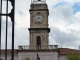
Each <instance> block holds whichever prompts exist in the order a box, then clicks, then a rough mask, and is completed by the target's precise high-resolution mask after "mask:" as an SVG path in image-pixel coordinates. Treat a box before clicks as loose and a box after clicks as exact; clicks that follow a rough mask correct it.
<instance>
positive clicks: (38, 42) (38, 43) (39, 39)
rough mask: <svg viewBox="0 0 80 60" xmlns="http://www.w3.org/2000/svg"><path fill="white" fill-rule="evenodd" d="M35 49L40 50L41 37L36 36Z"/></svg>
mask: <svg viewBox="0 0 80 60" xmlns="http://www.w3.org/2000/svg"><path fill="white" fill-rule="evenodd" d="M36 44H37V49H41V37H40V36H37V38H36Z"/></svg>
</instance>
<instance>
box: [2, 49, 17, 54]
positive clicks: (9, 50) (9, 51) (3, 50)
mask: <svg viewBox="0 0 80 60" xmlns="http://www.w3.org/2000/svg"><path fill="white" fill-rule="evenodd" d="M11 53H12V50H11V49H7V54H11ZM14 53H15V54H16V53H17V49H15V50H14ZM1 54H5V49H2V50H1Z"/></svg>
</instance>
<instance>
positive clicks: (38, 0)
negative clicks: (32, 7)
mask: <svg viewBox="0 0 80 60" xmlns="http://www.w3.org/2000/svg"><path fill="white" fill-rule="evenodd" d="M31 4H46V0H31Z"/></svg>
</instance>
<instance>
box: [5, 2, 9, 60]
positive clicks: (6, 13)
mask: <svg viewBox="0 0 80 60" xmlns="http://www.w3.org/2000/svg"><path fill="white" fill-rule="evenodd" d="M6 3H7V4H6V14H8V0H7V2H6ZM7 29H8V16H6V42H5V60H7V34H8V33H7V32H8V30H7Z"/></svg>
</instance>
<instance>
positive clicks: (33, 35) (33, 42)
mask: <svg viewBox="0 0 80 60" xmlns="http://www.w3.org/2000/svg"><path fill="white" fill-rule="evenodd" d="M29 11H30V28H28V30H29V34H30V49H32V47H34V49H43V48H42V47H43V46H46V48H47V47H48V43H49V42H48V37H49V32H50V28H48V15H49V11H48V6H47V4H46V0H32V1H31V5H30V10H29Z"/></svg>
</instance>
